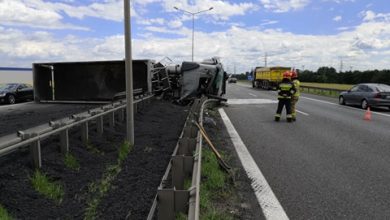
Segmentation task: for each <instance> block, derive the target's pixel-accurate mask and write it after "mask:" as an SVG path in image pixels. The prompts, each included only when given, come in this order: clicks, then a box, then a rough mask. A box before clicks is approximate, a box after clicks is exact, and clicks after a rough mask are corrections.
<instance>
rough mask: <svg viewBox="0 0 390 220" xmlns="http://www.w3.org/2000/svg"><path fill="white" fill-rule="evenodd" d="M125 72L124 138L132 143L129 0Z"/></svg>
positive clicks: (127, 5)
mask: <svg viewBox="0 0 390 220" xmlns="http://www.w3.org/2000/svg"><path fill="white" fill-rule="evenodd" d="M123 6H124V19H125V22H124V23H125V27H124V29H125V72H126V74H125V75H126V140H127V141H128V142H129V143H130V144H131V145H134V106H133V101H134V100H133V60H132V57H131V22H130V0H124V2H123Z"/></svg>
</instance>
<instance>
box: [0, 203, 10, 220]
mask: <svg viewBox="0 0 390 220" xmlns="http://www.w3.org/2000/svg"><path fill="white" fill-rule="evenodd" d="M0 219H1V220H12V217H11V216H10V215H9V214H8V212H7V210H6V209H5V208H4V207H3V206H2V205H0Z"/></svg>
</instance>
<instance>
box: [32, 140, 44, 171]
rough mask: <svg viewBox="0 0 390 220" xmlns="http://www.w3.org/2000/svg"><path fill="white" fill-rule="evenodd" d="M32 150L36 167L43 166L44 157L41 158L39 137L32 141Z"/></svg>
mask: <svg viewBox="0 0 390 220" xmlns="http://www.w3.org/2000/svg"><path fill="white" fill-rule="evenodd" d="M30 152H31V156H32V163H33V166H34V167H35V168H41V167H42V158H41V141H40V140H39V139H38V140H37V141H35V142H33V143H31V145H30Z"/></svg>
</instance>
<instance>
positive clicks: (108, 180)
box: [84, 142, 132, 220]
mask: <svg viewBox="0 0 390 220" xmlns="http://www.w3.org/2000/svg"><path fill="white" fill-rule="evenodd" d="M131 150H132V146H131V145H130V144H129V143H127V142H124V143H123V144H122V145H121V146H120V147H119V151H118V160H117V163H116V164H114V165H109V166H107V168H106V171H105V172H104V174H103V176H102V178H101V179H100V180H99V181H98V182H94V183H91V184H90V185H89V187H88V191H89V194H90V195H91V197H90V198H89V199H88V201H87V208H86V209H85V216H84V219H85V220H91V219H96V218H97V207H98V206H99V204H100V201H101V200H102V198H103V197H104V196H105V194H106V193H107V192H108V191H109V190H110V189H111V185H112V182H113V181H114V180H115V178H116V176H117V175H118V174H119V173H120V171H121V170H122V167H121V165H122V163H123V161H124V160H125V159H126V157H127V155H128V154H129V153H130V152H131Z"/></svg>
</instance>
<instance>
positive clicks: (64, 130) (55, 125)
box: [0, 94, 153, 168]
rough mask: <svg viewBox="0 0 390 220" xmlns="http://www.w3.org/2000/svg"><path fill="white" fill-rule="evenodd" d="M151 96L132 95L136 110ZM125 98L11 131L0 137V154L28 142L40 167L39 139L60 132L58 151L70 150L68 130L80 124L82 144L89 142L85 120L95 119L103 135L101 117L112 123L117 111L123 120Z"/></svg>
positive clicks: (87, 121)
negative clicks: (14, 131)
mask: <svg viewBox="0 0 390 220" xmlns="http://www.w3.org/2000/svg"><path fill="white" fill-rule="evenodd" d="M151 97H153V95H150V94H146V95H139V96H136V97H135V101H134V105H135V109H137V104H138V103H140V102H142V101H144V100H148V99H149V98H151ZM125 108H126V101H125V100H120V101H118V102H114V103H112V104H109V105H104V106H102V107H99V108H95V109H91V110H89V111H87V112H83V113H79V114H74V115H72V116H71V117H68V118H62V119H59V120H56V121H50V122H49V123H46V124H42V125H39V126H36V127H33V128H30V129H27V130H23V131H18V132H16V134H10V135H6V136H3V137H0V156H3V155H6V154H8V153H11V152H13V151H15V150H17V149H19V148H20V147H24V146H28V145H30V153H31V155H32V161H33V165H34V166H35V167H37V168H40V167H41V166H42V159H41V158H42V155H41V141H42V140H44V139H46V138H48V137H49V136H51V135H59V138H60V145H61V152H62V153H64V154H65V153H67V152H68V151H69V129H71V128H73V127H75V126H80V128H81V130H80V134H81V140H82V142H83V143H84V144H86V143H88V139H89V136H88V123H89V122H90V121H92V120H96V125H97V126H96V127H97V133H98V134H99V135H101V134H103V130H104V128H103V117H104V116H107V115H108V117H109V127H111V128H112V127H114V125H115V112H118V111H119V114H118V115H119V116H118V117H119V121H124V118H125V111H124V110H125Z"/></svg>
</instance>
